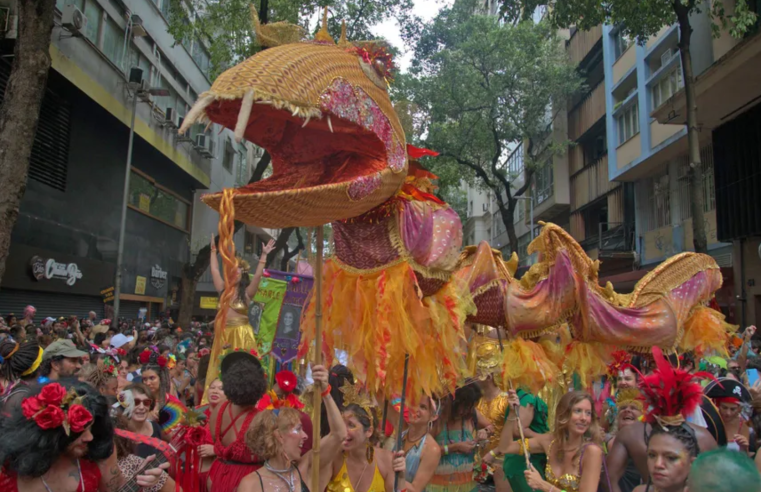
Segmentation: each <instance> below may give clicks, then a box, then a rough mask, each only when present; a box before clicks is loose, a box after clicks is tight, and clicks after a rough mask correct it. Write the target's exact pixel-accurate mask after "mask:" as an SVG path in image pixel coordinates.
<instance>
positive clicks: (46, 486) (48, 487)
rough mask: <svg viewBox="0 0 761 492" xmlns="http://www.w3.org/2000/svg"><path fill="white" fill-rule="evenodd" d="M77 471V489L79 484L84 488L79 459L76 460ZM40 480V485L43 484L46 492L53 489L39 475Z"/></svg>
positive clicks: (50, 491) (51, 491)
mask: <svg viewBox="0 0 761 492" xmlns="http://www.w3.org/2000/svg"><path fill="white" fill-rule="evenodd" d="M77 471H78V472H79V483H78V484H77V490H79V486H80V485H81V486H82V490H83V491H84V490H85V480H84V478H82V467H81V466H79V460H77ZM40 480H42V485H44V486H45V490H47V491H48V492H53V490H52V489H51V488H50V486H49V485H48V483H47V482H46V481H45V477H40Z"/></svg>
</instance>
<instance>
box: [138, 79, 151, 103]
mask: <svg viewBox="0 0 761 492" xmlns="http://www.w3.org/2000/svg"><path fill="white" fill-rule="evenodd" d="M148 89H149V87H148V81H147V80H145V79H143V80H141V81H140V85H138V87H137V97H139V98H140V100H141V101H143V102H151V93H150V92H148Z"/></svg>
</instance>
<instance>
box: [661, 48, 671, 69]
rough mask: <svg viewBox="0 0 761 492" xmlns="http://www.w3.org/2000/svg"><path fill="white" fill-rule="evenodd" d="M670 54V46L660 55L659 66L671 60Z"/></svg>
mask: <svg viewBox="0 0 761 492" xmlns="http://www.w3.org/2000/svg"><path fill="white" fill-rule="evenodd" d="M672 56H674V52H673V51H672V50H671V48H669V49H667V50H666V51H664V52H663V54H662V55H661V66H664V65H666V64H667V63H668V62H669V61H670V60H671V57H672Z"/></svg>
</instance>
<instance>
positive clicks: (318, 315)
mask: <svg viewBox="0 0 761 492" xmlns="http://www.w3.org/2000/svg"><path fill="white" fill-rule="evenodd" d="M316 235H317V258H316V259H315V264H314V282H315V283H314V302H315V309H314V317H315V319H314V332H315V333H314V365H316V366H318V365H320V364H322V242H323V226H318V227H317V234H316ZM322 390H323V388H320V385H318V384H315V387H314V389H313V390H312V391H313V394H312V398H313V400H312V403H313V408H314V419H312V428H313V438H312V490H316V489H317V487H319V486H320V485H319V484H320V420H321V419H322Z"/></svg>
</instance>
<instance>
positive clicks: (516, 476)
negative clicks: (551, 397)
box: [502, 389, 550, 492]
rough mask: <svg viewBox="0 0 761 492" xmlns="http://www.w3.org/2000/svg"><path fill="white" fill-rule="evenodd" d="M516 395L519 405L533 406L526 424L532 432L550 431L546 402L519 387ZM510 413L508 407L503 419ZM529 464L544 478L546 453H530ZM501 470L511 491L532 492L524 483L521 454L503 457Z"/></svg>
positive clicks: (524, 462) (523, 461)
mask: <svg viewBox="0 0 761 492" xmlns="http://www.w3.org/2000/svg"><path fill="white" fill-rule="evenodd" d="M518 397H519V398H520V400H521V406H522V407H526V406H529V405H531V406H533V407H534V419H533V420H532V421H531V424H530V425H529V426H528V428H529V429H531V430H532V431H533V432H535V433H537V434H545V433H547V432H549V431H550V428H549V426H548V425H547V404H546V403H545V402H544V401H543V400H542V399H541V398H538V397H536V396H534V395H532V394H531V393H526V392H525V391H523V390H521V389H519V390H518ZM508 415H510V407H508V408H507V411H506V412H505V419H507V417H508ZM530 461H531V464H532V465H534V468H536V470H537V471H538V472H539V473H540V474H541V475H542V478H544V467H545V465H546V464H547V455H546V454H543V453H542V454H532V455H531V458H530ZM502 470H503V471H504V472H505V477H507V480H508V482H510V486H511V487H512V488H513V492H532V489H531V487H529V486H528V484H527V483H526V478H525V477H524V476H523V472H524V471H525V470H526V459H525V458H524V457H523V455H522V454H521V455H518V454H508V455H505V457H504V462H503V465H502Z"/></svg>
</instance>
